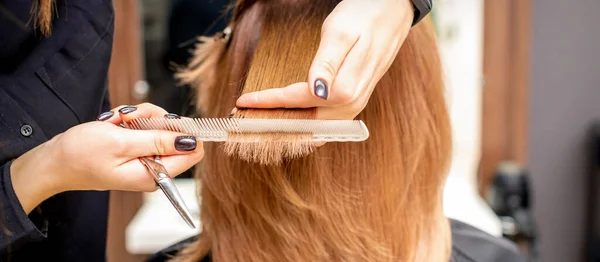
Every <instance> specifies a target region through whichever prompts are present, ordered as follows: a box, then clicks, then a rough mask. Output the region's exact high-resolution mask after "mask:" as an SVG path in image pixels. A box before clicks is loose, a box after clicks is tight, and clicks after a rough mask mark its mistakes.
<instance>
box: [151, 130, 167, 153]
mask: <svg viewBox="0 0 600 262" xmlns="http://www.w3.org/2000/svg"><path fill="white" fill-rule="evenodd" d="M153 144H154V150H155V151H156V154H157V155H166V152H167V144H166V142H165V140H164V139H163V138H162V137H161V136H160V135H159V134H155V135H154V143H153Z"/></svg>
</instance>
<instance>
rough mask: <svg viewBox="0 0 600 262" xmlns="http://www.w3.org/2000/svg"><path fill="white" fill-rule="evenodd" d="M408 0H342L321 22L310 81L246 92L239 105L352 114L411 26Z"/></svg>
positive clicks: (322, 114) (339, 115)
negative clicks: (309, 108)
mask: <svg viewBox="0 0 600 262" xmlns="http://www.w3.org/2000/svg"><path fill="white" fill-rule="evenodd" d="M413 15H414V13H413V6H412V2H411V1H410V0H369V1H365V0H344V1H342V2H341V3H340V4H339V5H338V6H337V7H336V8H335V9H334V10H333V12H332V13H331V14H330V15H329V17H327V19H326V20H325V23H324V24H323V28H322V34H321V44H320V46H319V49H318V51H317V54H316V57H315V59H314V61H313V64H312V66H311V68H310V73H309V76H308V83H306V82H305V83H295V84H292V85H290V86H287V87H283V88H275V89H269V90H265V91H260V92H255V93H248V94H245V95H243V96H241V97H240V98H239V99H238V101H237V106H238V107H249V108H252V107H254V108H277V107H280V108H281V107H283V108H306V107H319V111H318V112H319V113H318V114H319V118H322V119H353V118H354V117H356V116H357V115H358V114H359V113H360V112H361V111H362V110H363V109H364V107H365V106H366V104H367V102H368V101H369V98H370V97H371V94H372V92H373V89H374V87H375V85H376V84H377V82H379V80H380V79H381V77H382V76H383V75H384V74H385V72H386V71H387V70H388V68H389V67H390V65H391V63H392V62H393V61H394V59H395V57H396V55H397V53H398V51H399V50H400V47H401V45H402V43H403V42H404V40H405V39H406V36H407V35H408V31H409V30H410V28H411V25H412V21H413Z"/></svg>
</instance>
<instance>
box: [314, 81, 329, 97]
mask: <svg viewBox="0 0 600 262" xmlns="http://www.w3.org/2000/svg"><path fill="white" fill-rule="evenodd" d="M315 95H316V96H318V97H320V98H323V99H324V100H327V96H329V90H327V84H325V82H324V81H323V80H321V79H317V80H316V81H315Z"/></svg>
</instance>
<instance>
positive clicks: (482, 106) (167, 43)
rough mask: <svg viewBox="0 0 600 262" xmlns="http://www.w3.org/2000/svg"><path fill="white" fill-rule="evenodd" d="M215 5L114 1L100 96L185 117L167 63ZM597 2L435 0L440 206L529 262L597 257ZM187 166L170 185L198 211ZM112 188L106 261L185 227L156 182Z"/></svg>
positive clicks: (170, 239) (208, 1)
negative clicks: (440, 94)
mask: <svg viewBox="0 0 600 262" xmlns="http://www.w3.org/2000/svg"><path fill="white" fill-rule="evenodd" d="M228 3H229V1H228V0H130V1H115V3H114V4H115V11H116V15H117V17H116V25H115V41H114V46H113V57H112V60H111V69H110V81H109V85H110V89H111V90H110V91H111V100H112V103H113V104H136V103H140V102H144V101H148V102H152V103H155V104H157V105H159V106H162V107H163V108H165V109H166V110H168V111H170V112H173V113H178V114H181V115H188V116H198V115H195V114H194V108H193V105H191V104H190V102H191V98H190V90H189V88H188V87H187V86H180V85H177V83H176V82H175V80H174V78H173V73H174V70H175V69H176V67H177V66H179V65H183V64H185V63H186V62H187V60H188V59H189V57H190V53H189V51H190V49H192V48H193V47H194V44H195V43H196V41H197V40H196V37H198V36H200V35H213V34H214V33H216V32H218V31H221V30H223V29H224V28H225V27H226V25H227V21H228V19H229V17H228V16H227V13H225V11H226V7H227V4H228ZM598 10H600V1H594V0H571V1H564V0H535V1H534V0H503V1H493V0H434V8H433V12H432V14H431V15H430V18H431V19H434V20H435V22H436V25H437V30H438V39H439V46H440V49H441V52H442V59H443V63H444V68H445V74H446V82H447V87H448V101H449V105H450V110H451V116H452V121H453V129H454V140H455V141H454V146H455V149H454V158H453V164H452V168H451V170H450V174H449V179H448V184H447V186H446V192H445V199H444V201H445V211H446V213H447V215H448V216H449V217H452V218H455V219H458V220H461V221H464V222H466V223H469V224H471V225H473V226H476V227H477V228H480V229H482V230H484V231H486V232H488V233H489V234H492V235H496V236H499V237H500V236H503V237H507V238H509V239H511V240H512V241H515V242H516V243H517V244H519V246H520V247H521V248H522V249H523V252H525V253H526V254H529V255H530V257H531V260H530V261H549V262H552V261H557V262H562V261H600V203H599V202H598V200H599V199H600V196H599V195H598V193H597V192H598V189H600V183H599V182H598V179H597V177H598V176H600V86H599V84H598V83H600V52H598V50H597V49H598V47H600V27H597V24H599V23H600V16H598V15H597V11H598ZM200 95H201V94H200ZM191 173H192V171H191V170H190V171H189V172H187V173H185V174H184V175H182V176H180V177H178V178H177V179H176V181H177V184H178V186H179V188H180V191H181V193H182V194H183V195H184V198H185V201H186V204H187V205H188V207H189V208H190V209H191V211H192V212H193V213H194V216H196V217H197V216H198V206H197V199H196V194H197V192H198V190H201V187H200V185H199V184H196V183H195V182H194V181H193V179H192V175H191ZM111 194H112V198H111V212H110V214H111V215H110V221H109V240H108V253H109V261H142V260H143V259H144V258H145V257H146V256H147V255H148V254H152V253H154V252H156V251H158V250H160V249H162V248H164V247H166V246H169V245H170V244H172V243H174V242H177V241H179V240H181V239H184V238H186V237H188V236H191V235H194V234H197V233H198V231H197V230H191V229H189V227H187V225H186V224H185V223H184V221H183V220H181V218H180V217H179V215H178V214H177V213H176V211H175V210H174V209H173V207H172V206H171V205H170V204H169V203H168V201H167V200H166V198H165V197H164V195H161V193H160V191H157V192H156V193H151V194H142V193H128V192H112V193H111ZM196 223H197V224H198V223H200V221H196Z"/></svg>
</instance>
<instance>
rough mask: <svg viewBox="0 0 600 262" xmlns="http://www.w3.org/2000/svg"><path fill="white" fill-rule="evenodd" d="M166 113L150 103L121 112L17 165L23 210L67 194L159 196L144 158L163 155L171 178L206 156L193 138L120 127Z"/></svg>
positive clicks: (71, 133) (13, 167) (76, 130)
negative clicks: (93, 192)
mask: <svg viewBox="0 0 600 262" xmlns="http://www.w3.org/2000/svg"><path fill="white" fill-rule="evenodd" d="M125 108H128V109H125ZM113 111H117V110H116V109H115V110H113ZM134 112H135V113H134ZM164 113H165V112H164V110H162V109H160V108H158V107H155V106H152V105H149V104H144V105H140V106H138V107H137V110H135V111H134V110H133V107H122V108H121V111H120V113H119V114H116V113H113V114H112V115H111V114H110V113H108V114H104V116H103V117H100V119H99V120H104V121H95V122H91V123H85V124H81V125H78V126H75V127H73V128H71V129H69V130H67V131H66V132H64V133H62V134H59V135H57V136H55V137H54V138H53V139H51V140H50V141H48V142H46V143H44V144H42V145H40V146H38V147H36V148H34V149H33V150H31V151H29V152H27V153H25V154H24V155H22V156H21V157H19V158H17V159H16V160H14V161H13V163H12V165H11V177H12V180H13V181H12V182H13V187H14V188H15V192H16V194H17V197H18V198H19V201H20V202H21V205H22V206H23V208H24V210H25V211H26V212H27V213H29V212H30V211H31V210H32V209H33V208H35V207H36V206H37V205H39V203H41V202H42V201H44V200H45V199H47V198H49V197H51V196H52V195H55V194H57V193H60V192H64V191H71V190H125V191H147V192H148V191H154V190H156V186H155V183H154V180H153V179H152V176H151V175H150V174H149V173H148V170H147V169H146V167H145V166H144V165H143V164H142V163H141V162H140V161H139V160H138V158H139V157H146V156H149V157H152V156H154V155H158V156H161V160H162V163H163V165H164V166H165V168H166V169H167V171H168V172H169V174H170V175H171V176H176V175H179V174H181V173H182V172H184V171H185V170H187V169H189V168H190V167H192V166H193V165H194V164H196V163H198V162H199V161H200V160H201V159H202V157H203V153H204V151H203V148H202V144H201V143H197V142H196V140H195V139H194V138H193V137H189V136H186V135H185V134H180V133H175V132H169V131H158V130H156V131H155V130H152V131H146V130H143V131H142V130H130V129H126V128H122V127H119V126H118V125H115V124H116V123H118V122H120V120H119V119H123V120H124V119H125V118H131V117H136V115H137V117H140V116H144V117H148V116H150V117H155V116H158V115H160V116H162V115H164ZM107 115H110V117H107ZM115 120H119V121H115Z"/></svg>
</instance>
